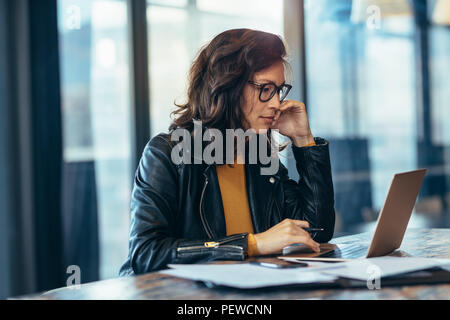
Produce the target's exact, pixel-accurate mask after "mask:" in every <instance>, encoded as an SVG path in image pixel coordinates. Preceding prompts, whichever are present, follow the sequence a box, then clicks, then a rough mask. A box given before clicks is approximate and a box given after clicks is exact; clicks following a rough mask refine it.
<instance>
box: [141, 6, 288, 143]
mask: <svg viewBox="0 0 450 320" xmlns="http://www.w3.org/2000/svg"><path fill="white" fill-rule="evenodd" d="M153 3H154V2H153V1H148V12H147V16H148V24H149V40H150V41H149V46H150V49H149V54H150V58H149V60H150V90H151V94H150V97H151V108H150V114H151V129H152V136H153V135H156V134H158V133H160V132H163V131H164V132H166V131H167V129H168V127H169V125H170V122H171V119H170V113H171V112H172V111H174V110H175V106H174V100H176V101H177V103H182V102H183V101H184V94H185V90H186V86H187V82H186V80H187V75H188V70H189V67H190V64H191V62H192V60H193V59H194V58H195V55H196V54H197V52H198V51H199V50H200V48H201V46H202V45H204V44H206V43H207V42H208V41H209V40H212V38H213V37H214V36H215V35H217V34H219V33H221V32H223V31H225V30H227V29H233V28H254V29H259V30H264V31H268V32H272V33H276V34H280V35H282V34H283V20H282V14H283V6H282V4H283V2H282V1H280V2H273V1H270V0H258V1H256V0H252V1H219V0H208V1H196V3H197V5H194V4H195V1H193V2H192V3H193V4H191V2H189V5H188V6H187V7H186V8H183V9H179V8H170V7H162V6H156V5H153ZM250 9H251V10H250ZM250 13H251V14H250Z"/></svg>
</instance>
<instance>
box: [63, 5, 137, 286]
mask: <svg viewBox="0 0 450 320" xmlns="http://www.w3.org/2000/svg"><path fill="white" fill-rule="evenodd" d="M58 6H59V13H58V14H59V34H60V57H61V81H62V86H61V87H62V102H63V103H62V108H63V127H64V168H65V171H66V172H67V171H70V172H71V174H65V176H66V177H68V178H66V180H65V181H64V190H65V191H64V194H65V196H64V197H65V199H64V203H65V205H64V210H63V215H64V221H65V224H64V228H65V235H66V239H65V240H66V241H65V242H66V243H65V248H66V250H65V251H66V252H65V253H66V262H67V263H69V264H82V266H81V270H82V281H86V280H87V279H86V277H87V276H86V275H88V274H90V275H91V276H90V277H88V278H90V279H91V280H95V279H93V278H95V270H91V269H95V267H96V265H95V263H93V261H96V260H97V261H99V264H100V278H103V279H104V278H111V277H116V276H117V273H118V270H119V268H120V265H121V264H122V262H123V261H124V260H125V258H126V256H127V250H128V246H127V243H128V217H129V197H130V196H129V195H130V186H131V181H130V180H131V178H130V175H129V172H130V171H131V168H130V165H131V164H130V133H129V132H130V128H129V120H130V104H129V101H130V99H129V97H130V89H129V56H128V51H129V45H128V29H127V28H128V27H127V25H128V21H127V1H125V0H59V1H58ZM81 168H83V169H81ZM92 188H93V189H92ZM93 195H94V196H93ZM97 217H98V218H97ZM97 224H98V230H97V229H96V226H97ZM95 234H98V236H97V237H98V239H99V244H96V236H95ZM96 247H97V249H95V248H96ZM83 265H84V266H85V268H84V269H83ZM97 267H98V265H97ZM97 273H98V271H97ZM83 275H85V277H84V279H83Z"/></svg>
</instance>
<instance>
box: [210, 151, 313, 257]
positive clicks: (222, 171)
mask: <svg viewBox="0 0 450 320" xmlns="http://www.w3.org/2000/svg"><path fill="white" fill-rule="evenodd" d="M313 145H315V143H311V144H309V145H306V146H305V147H308V146H313ZM216 169H217V178H218V179H219V185H220V193H221V195H222V203H223V209H224V213H225V224H226V229H227V235H232V234H236V233H245V232H248V233H249V235H248V251H247V254H248V255H249V256H250V257H252V256H256V255H258V247H257V243H256V240H255V237H254V235H253V232H254V230H253V222H252V218H251V215H250V207H249V204H248V198H247V188H246V185H245V167H244V165H243V164H233V167H230V166H229V165H221V166H217V167H216Z"/></svg>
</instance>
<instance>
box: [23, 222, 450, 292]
mask: <svg viewBox="0 0 450 320" xmlns="http://www.w3.org/2000/svg"><path fill="white" fill-rule="evenodd" d="M371 236H372V234H371V233H362V234H357V235H352V236H346V237H341V238H336V239H333V240H332V241H331V242H332V243H335V244H344V243H354V242H359V243H362V244H367V245H368V244H369V242H370V239H371ZM400 249H401V250H402V251H405V252H407V253H408V254H411V255H413V256H417V257H429V258H431V257H433V258H436V257H439V258H450V229H410V230H408V231H407V232H406V235H405V238H404V240H403V243H402V246H401V248H400ZM20 299H50V300H53V299H68V300H72V299H83V300H84V299H97V300H98V299H114V300H115V299H118V300H123V299H127V300H129V299H132V300H135V299H152V300H154V299H167V300H172V299H177V300H202V299H207V300H211V299H225V300H228V299H233V300H246V299H272V300H278V299H283V300H289V299H450V284H439V285H416V286H402V287H386V288H381V289H380V290H369V289H366V288H364V289H326V290H323V289H321V290H306V289H299V288H269V289H267V288H265V289H264V290H249V291H245V290H238V289H231V288H230V289H229V288H227V289H223V288H222V289H217V288H216V289H209V288H206V287H205V286H203V285H202V284H199V283H197V282H195V281H191V280H185V279H180V278H175V277H172V276H169V275H164V274H161V273H159V272H154V273H149V274H145V275H141V276H136V277H128V278H118V279H111V280H104V281H98V282H93V283H88V284H84V285H82V286H81V288H79V289H69V288H61V289H56V290H52V291H49V292H46V293H43V294H40V295H31V296H25V297H20Z"/></svg>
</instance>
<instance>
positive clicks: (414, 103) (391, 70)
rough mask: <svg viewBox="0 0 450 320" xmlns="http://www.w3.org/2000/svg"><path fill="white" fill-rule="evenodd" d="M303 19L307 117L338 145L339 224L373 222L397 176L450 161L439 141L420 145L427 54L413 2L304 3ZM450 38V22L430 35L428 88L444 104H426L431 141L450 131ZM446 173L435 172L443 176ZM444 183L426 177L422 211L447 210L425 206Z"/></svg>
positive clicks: (344, 227)
mask: <svg viewBox="0 0 450 320" xmlns="http://www.w3.org/2000/svg"><path fill="white" fill-rule="evenodd" d="M400 3H401V5H400ZM357 5H358V6H359V7H358V6H357ZM364 5H365V6H364ZM376 9H378V11H377V10H376ZM425 15H426V13H425ZM305 19H306V21H305V23H306V51H307V52H306V56H307V81H308V82H307V84H308V98H309V100H308V107H309V116H310V123H311V127H312V129H313V130H314V131H317V132H320V133H321V134H323V135H325V136H326V137H327V138H328V139H329V140H330V141H331V142H332V143H331V144H330V151H331V158H332V168H333V178H334V183H335V198H336V209H337V211H338V221H337V222H338V225H337V230H338V231H352V230H355V229H352V227H353V226H354V225H357V224H361V223H364V222H369V221H373V220H374V219H376V217H377V212H378V211H379V210H380V209H381V206H382V205H383V202H384V199H385V196H386V194H387V189H388V187H389V184H390V181H391V179H392V175H393V173H396V172H402V171H409V170H413V169H416V168H417V167H422V166H426V167H428V168H429V169H431V171H430V170H429V173H428V174H429V175H430V173H431V175H434V174H435V173H437V172H438V171H439V170H437V171H436V168H438V167H439V166H441V167H442V166H443V165H444V162H445V163H449V158H448V157H447V158H446V160H445V159H443V158H441V159H440V160H439V159H438V158H439V157H438V156H436V154H435V153H436V152H440V153H442V151H441V149H440V148H441V147H438V146H435V145H434V143H432V142H430V143H429V144H428V145H427V146H424V143H423V139H424V138H423V137H422V135H421V134H420V133H419V131H418V130H419V129H418V128H420V127H421V126H422V125H423V121H425V120H424V119H423V117H422V116H421V112H420V108H422V106H421V102H420V99H419V98H420V95H421V90H422V88H421V87H420V81H419V80H418V79H420V77H419V76H420V74H418V72H420V68H419V61H420V59H421V58H422V56H421V54H422V53H421V51H420V50H419V47H418V39H417V37H416V32H417V30H416V28H417V27H416V26H415V22H414V15H413V8H412V7H411V6H410V2H408V1H391V0H383V1H363V0H359V1H347V0H342V1H335V0H314V1H312V0H308V1H306V2H305ZM377 19H378V20H377ZM438 39H439V40H438ZM448 44H449V30H448V28H447V29H442V30H440V32H438V31H435V32H434V38H433V42H432V48H433V50H434V53H433V55H431V56H430V57H431V62H430V65H433V66H434V68H433V69H432V70H431V72H432V79H433V80H432V83H431V88H432V89H431V90H432V92H433V96H434V97H435V98H436V99H439V100H440V101H439V103H437V101H434V102H432V105H431V106H430V108H431V113H432V114H434V115H435V116H434V120H433V121H432V123H431V127H432V130H433V131H434V134H433V139H431V141H434V140H435V139H436V138H437V137H441V138H442V137H443V136H444V135H443V134H442V133H443V132H445V131H449V130H450V129H449V124H448V123H447V122H448V121H447V122H446V120H443V119H447V118H449V117H445V115H446V112H447V111H444V109H445V107H444V105H445V102H447V105H448V101H450V100H449V99H448V97H449V96H448V90H446V89H444V87H445V88H448V86H449V80H448V76H447V75H444V73H448V72H446V71H444V70H448V69H449V68H448V63H447V62H448V58H449V55H450V50H449V49H450V47H449V46H448ZM438 66H439V67H438ZM446 67H447V68H446ZM424 88H425V89H424V90H430V87H429V86H428V87H427V86H425V87H424ZM445 110H447V109H445ZM437 132H439V133H438V134H436V133H437ZM447 136H448V135H447ZM441 140H443V139H441ZM447 143H448V142H447ZM426 144H427V143H426ZM447 149H448V147H447ZM424 155H425V156H424ZM423 159H426V161H424V160H423ZM445 174H446V173H445V172H444V171H443V170H441V173H437V175H442V179H441V178H439V179H438V180H439V181H441V180H445V179H444V177H445ZM447 176H448V173H447ZM432 179H434V178H432ZM438 180H429V181H425V183H424V185H423V190H422V191H423V192H422V193H421V197H419V200H420V201H419V202H420V203H419V205H418V206H416V209H417V208H419V209H417V210H418V212H419V211H421V212H422V213H424V214H426V213H427V212H430V211H434V212H438V213H439V214H440V213H442V212H443V211H445V205H440V206H439V205H438V206H437V207H436V206H435V205H434V204H429V203H431V202H429V200H430V199H432V198H433V197H435V196H437V198H438V201H439V202H440V203H441V204H445V201H448V200H445V197H446V196H445V194H447V198H448V190H449V189H450V188H449V187H448V185H446V184H445V183H441V182H439V186H438V185H436V184H435V187H434V188H433V187H431V185H432V184H433V183H430V182H431V181H438ZM447 181H448V179H447ZM447 183H448V182H447ZM438 190H441V191H438ZM436 208H437V209H436ZM413 217H414V215H413ZM437 223H438V222H437ZM357 231H358V230H357Z"/></svg>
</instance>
